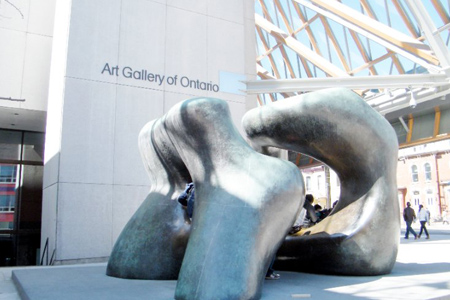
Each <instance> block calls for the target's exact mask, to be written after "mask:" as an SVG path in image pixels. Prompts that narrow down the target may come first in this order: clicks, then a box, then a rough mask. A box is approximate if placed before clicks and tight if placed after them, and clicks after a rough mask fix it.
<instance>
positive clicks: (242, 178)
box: [107, 99, 304, 299]
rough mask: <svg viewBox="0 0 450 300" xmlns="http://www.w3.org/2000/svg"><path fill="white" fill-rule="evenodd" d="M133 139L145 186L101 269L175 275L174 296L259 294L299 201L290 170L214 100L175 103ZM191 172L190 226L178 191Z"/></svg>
mask: <svg viewBox="0 0 450 300" xmlns="http://www.w3.org/2000/svg"><path fill="white" fill-rule="evenodd" d="M139 143H140V149H141V150H142V156H143V159H144V162H145V164H146V167H147V170H148V172H149V174H150V177H151V179H152V190H151V191H150V194H149V196H148V197H147V199H146V200H145V201H144V203H143V204H142V206H141V207H140V208H139V209H138V210H137V212H136V213H135V215H134V216H133V217H132V218H131V220H130V222H129V223H128V224H127V225H126V227H125V228H124V230H123V232H122V233H121V235H120V236H119V238H118V240H117V242H116V245H115V246H114V249H113V251H112V254H111V257H110V260H109V262H108V267H107V274H108V275H111V276H117V277H122V278H140V279H176V278H177V276H178V283H177V288H176V295H175V296H176V299H258V298H260V294H261V288H262V283H263V280H264V275H265V272H266V270H267V268H268V266H269V263H270V262H271V260H272V257H273V256H274V255H275V252H276V250H277V249H278V248H279V246H280V244H281V243H282V241H283V239H284V237H285V235H286V234H287V232H288V230H289V228H290V226H291V225H292V223H293V222H294V220H295V218H296V215H297V213H298V211H299V209H300V208H301V206H302V201H301V199H303V194H304V191H303V181H302V177H301V174H300V172H299V171H298V169H297V168H296V167H295V166H294V165H293V164H292V163H289V162H287V161H283V160H280V159H277V158H273V157H270V156H265V155H262V154H260V153H258V152H256V151H254V150H253V149H252V148H251V147H250V146H249V145H248V144H247V143H246V142H245V141H244V139H243V138H242V137H241V135H240V134H239V133H238V131H237V130H236V129H235V127H234V126H233V124H232V122H231V118H230V114H229V110H228V106H227V104H226V102H224V101H222V100H218V99H192V100H188V101H184V102H182V103H180V104H179V105H177V106H175V107H173V108H172V109H171V110H170V111H169V112H168V113H167V114H166V115H165V116H164V117H163V118H161V119H159V120H157V121H153V122H150V123H149V124H147V125H146V126H145V128H144V129H143V130H142V132H141V135H140V138H139ZM191 179H192V181H193V182H194V184H195V187H196V189H195V190H196V191H195V195H196V200H195V209H194V216H193V220H192V224H189V221H188V220H187V219H186V216H185V215H184V212H183V210H182V209H181V206H180V205H179V204H178V203H177V201H176V198H177V196H178V195H179V194H180V192H181V191H182V187H184V183H185V182H188V181H190V180H191ZM189 225H190V226H189ZM189 227H190V236H189V241H188V243H187V247H186V242H187V239H188V234H189ZM184 247H186V251H185V253H184ZM183 254H184V258H183ZM180 266H181V269H180ZM178 272H179V274H178Z"/></svg>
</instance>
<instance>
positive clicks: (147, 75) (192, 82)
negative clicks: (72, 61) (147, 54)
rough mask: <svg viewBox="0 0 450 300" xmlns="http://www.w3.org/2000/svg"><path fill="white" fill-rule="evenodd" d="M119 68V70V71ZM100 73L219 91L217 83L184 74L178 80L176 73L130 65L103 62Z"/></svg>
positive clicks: (158, 83) (159, 84) (160, 83)
mask: <svg viewBox="0 0 450 300" xmlns="http://www.w3.org/2000/svg"><path fill="white" fill-rule="evenodd" d="M119 70H121V71H119ZM101 74H102V75H110V76H122V77H124V78H127V79H131V80H142V81H148V82H153V83H155V84H157V85H158V86H161V85H162V84H163V83H167V84H168V85H178V84H179V85H180V86H182V87H184V88H191V89H197V90H202V91H213V92H216V93H217V92H218V91H219V85H218V84H215V83H213V82H212V81H210V82H204V81H201V80H199V79H191V78H188V77H186V76H181V77H180V79H179V80H178V75H174V76H166V75H163V74H156V73H152V72H150V71H149V70H146V69H133V68H132V67H130V66H126V67H123V68H120V67H119V66H118V65H116V66H110V65H109V63H105V65H104V66H103V69H102V71H101Z"/></svg>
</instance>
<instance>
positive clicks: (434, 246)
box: [0, 223, 450, 300]
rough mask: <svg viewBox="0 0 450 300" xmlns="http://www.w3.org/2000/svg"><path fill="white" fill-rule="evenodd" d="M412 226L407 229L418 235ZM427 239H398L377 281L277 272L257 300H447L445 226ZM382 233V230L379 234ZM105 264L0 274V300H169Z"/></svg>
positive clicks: (160, 285) (170, 284) (167, 287)
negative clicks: (389, 265) (109, 271)
mask: <svg viewBox="0 0 450 300" xmlns="http://www.w3.org/2000/svg"><path fill="white" fill-rule="evenodd" d="M418 227H419V225H418V224H414V225H413V228H415V229H416V231H417V232H418ZM428 229H429V232H430V239H429V240H426V239H424V237H422V238H421V239H417V240H414V237H412V238H411V236H410V238H409V239H407V240H406V239H404V231H405V229H404V227H403V228H402V234H401V239H400V247H399V253H398V256H397V261H396V264H395V266H394V269H393V270H392V272H391V274H388V275H383V276H362V277H359V276H328V275H315V274H306V273H295V272H279V273H280V274H281V278H280V279H279V280H266V281H265V282H264V288H263V295H262V298H261V299H263V300H269V299H270V300H284V299H299V298H303V299H338V300H339V299H390V300H391V299H408V300H414V299H435V300H437V299H439V300H441V299H450V226H449V225H442V224H441V223H432V224H431V226H429V227H428ZM380 230H382V228H380ZM105 269H106V264H104V263H102V264H83V265H70V266H49V267H40V266H39V267H38V266H34V267H13V268H10V267H2V268H0V300H16V299H23V300H25V299H26V300H53V299H58V300H60V299H64V300H66V299H69V300H70V299H83V300H85V299H87V300H89V299H95V300H102V299H105V300H106V299H107V300H114V299H125V300H128V299H156V300H159V299H161V300H163V299H164V300H165V299H173V295H174V291H175V287H176V281H174V280H168V281H165V280H161V281H156V280H127V279H119V278H112V277H108V276H106V275H105Z"/></svg>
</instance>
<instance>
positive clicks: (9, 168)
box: [0, 165, 17, 183]
mask: <svg viewBox="0 0 450 300" xmlns="http://www.w3.org/2000/svg"><path fill="white" fill-rule="evenodd" d="M16 175H17V168H16V166H13V165H1V166H0V183H14V182H16Z"/></svg>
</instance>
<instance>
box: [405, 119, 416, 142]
mask: <svg viewBox="0 0 450 300" xmlns="http://www.w3.org/2000/svg"><path fill="white" fill-rule="evenodd" d="M413 127H414V118H413V116H412V115H409V120H408V134H407V135H406V143H411V137H412V132H413Z"/></svg>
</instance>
